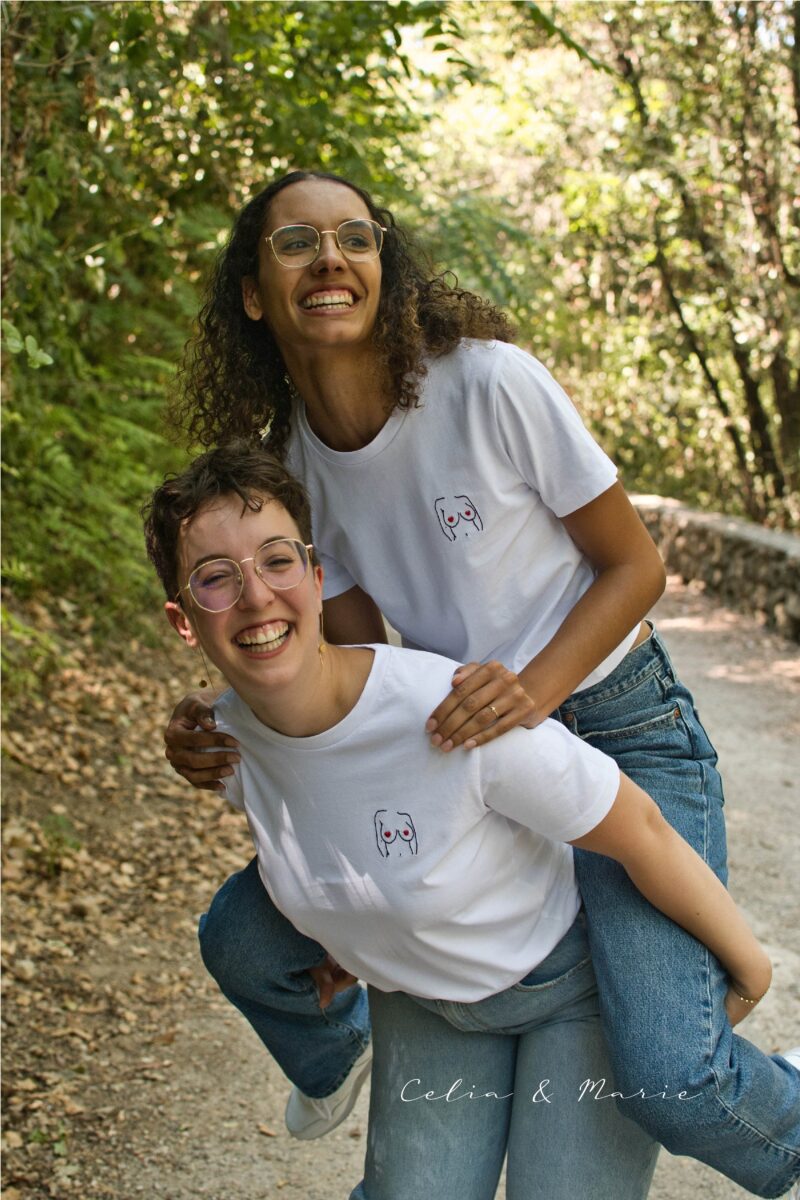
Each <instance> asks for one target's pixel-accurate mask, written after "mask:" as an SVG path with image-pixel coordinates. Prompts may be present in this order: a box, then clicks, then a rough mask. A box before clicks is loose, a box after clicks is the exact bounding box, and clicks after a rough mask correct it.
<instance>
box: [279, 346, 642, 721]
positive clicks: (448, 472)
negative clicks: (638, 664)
mask: <svg viewBox="0 0 800 1200" xmlns="http://www.w3.org/2000/svg"><path fill="white" fill-rule="evenodd" d="M420 405H421V406H420V407H418V408H413V409H409V410H395V411H394V412H393V413H392V414H391V416H390V417H389V419H388V420H387V422H386V424H385V425H384V426H383V428H382V429H381V431H380V432H379V433H378V435H377V437H375V438H374V440H373V441H372V442H370V443H369V445H367V446H364V447H363V448H362V449H360V450H354V451H349V452H340V451H336V450H331V449H330V448H329V447H328V446H326V445H325V444H324V443H323V442H321V441H320V440H319V438H318V437H316V435H315V434H314V433H313V432H312V431H311V429H310V427H309V425H308V421H307V419H306V414H305V409H304V407H303V406H302V405H298V406H297V409H296V412H295V415H294V421H293V429H292V434H291V438H290V443H289V452H288V456H287V463H288V466H289V467H290V469H291V470H293V471H294V473H295V474H297V475H299V476H300V478H301V479H302V480H303V481H304V482H305V484H306V487H307V488H308V492H309V496H310V499H311V511H312V513H313V516H314V541H315V543H316V546H317V550H318V552H319V554H320V559H321V562H322V564H323V566H324V567H325V595H326V597H328V598H330V597H332V596H336V595H339V594H340V593H341V592H344V591H347V590H348V589H349V588H351V587H353V585H354V584H358V586H359V587H361V588H363V589H364V591H365V592H367V593H368V594H369V595H370V596H372V598H373V599H374V600H375V602H376V603H377V604H378V606H379V607H380V609H381V611H382V612H383V613H384V615H385V616H386V618H387V619H388V620H389V622H390V623H391V624H392V625H393V626H394V628H395V629H397V630H398V632H399V633H400V635H401V637H402V639H403V644H404V645H405V646H410V647H416V648H419V649H424V650H431V651H433V652H435V653H437V654H444V655H447V656H448V657H449V658H453V659H455V660H456V661H457V662H459V663H462V662H469V661H471V660H475V661H478V662H485V661H487V660H488V659H491V658H496V659H499V660H500V661H501V662H503V663H504V664H505V665H506V666H507V667H509V668H510V669H511V670H513V671H520V670H521V669H522V667H524V666H525V665H526V664H527V663H528V662H530V660H531V659H532V658H533V657H534V656H535V655H536V654H538V653H539V651H540V650H541V649H542V648H543V647H544V646H545V645H547V643H548V642H549V641H550V639H551V638H552V637H553V635H554V634H555V632H556V630H557V629H558V628H559V626H560V625H561V624H562V622H563V621H564V618H565V617H566V616H567V614H568V613H569V612H570V610H571V609H572V608H574V606H575V604H576V603H577V602H578V600H579V599H580V597H581V596H582V595H583V593H584V592H585V591H586V589H587V588H588V587H589V586H590V584H591V583H592V581H593V579H594V572H593V570H592V567H591V565H590V564H589V563H588V562H587V560H586V559H585V558H584V556H583V555H582V554H581V552H580V551H579V550H578V548H577V547H576V546H575V544H574V542H573V541H572V539H571V538H570V536H569V534H568V533H567V531H566V529H565V527H564V526H563V524H562V523H561V521H560V520H559V517H563V516H565V515H567V514H569V513H572V512H574V511H575V510H576V509H578V508H581V507H582V506H583V505H584V504H588V503H589V501H590V500H594V499H596V497H597V496H599V495H601V494H602V493H603V492H605V491H607V490H608V488H610V487H611V485H612V484H613V483H614V482H615V481H616V469H615V467H614V464H613V463H612V462H611V460H610V459H609V458H607V457H606V455H605V454H604V453H603V451H602V450H601V449H600V447H599V446H598V445H597V444H596V442H594V440H593V439H592V437H591V436H590V434H589V433H588V432H587V430H586V429H585V428H584V426H583V424H582V422H581V420H580V417H579V416H578V413H577V412H576V410H575V408H574V406H573V405H572V403H571V401H570V400H569V398H568V397H567V395H566V394H565V393H564V392H563V391H562V389H561V388H560V387H559V385H558V384H557V383H556V382H555V380H554V379H553V378H552V376H551V375H550V374H549V373H548V371H547V370H546V369H545V368H544V367H543V366H542V364H541V363H540V362H538V361H537V360H536V359H535V358H532V357H531V355H530V354H527V353H525V351H523V350H520V349H519V348H518V347H516V346H511V345H506V344H505V343H502V342H482V341H464V342H462V343H461V345H460V346H459V347H458V348H457V349H456V350H454V351H452V352H451V353H450V354H447V355H445V356H444V357H442V358H436V359H432V360H431V361H430V363H429V364H428V374H427V376H426V378H425V380H424V382H423V386H422V392H421V396H420ZM635 635H636V630H632V631H631V632H630V634H629V635H628V636H627V637H626V638H625V639H624V641H623V642H622V643H621V644H620V645H619V646H618V647H617V648H616V649H615V650H614V651H613V652H612V653H611V654H610V655H609V656H608V658H606V659H605V660H604V661H603V662H602V663H600V665H599V666H598V667H597V668H596V669H595V670H594V671H593V672H592V673H591V675H589V676H588V677H587V678H586V679H585V680H584V681H583V682H582V683H581V685H580V686H581V687H587V686H589V684H591V683H595V682H597V681H599V680H600V679H603V678H605V676H606V675H607V674H608V673H609V672H610V671H611V670H613V668H614V667H615V666H616V665H617V663H618V662H620V661H621V659H622V658H623V657H624V655H625V653H626V652H627V650H628V649H629V648H630V646H631V645H632V644H633V640H634V638H635ZM448 690H449V688H448ZM440 699H441V697H440ZM434 707H435V706H434Z"/></svg>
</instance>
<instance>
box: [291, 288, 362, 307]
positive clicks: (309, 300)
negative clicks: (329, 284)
mask: <svg viewBox="0 0 800 1200" xmlns="http://www.w3.org/2000/svg"><path fill="white" fill-rule="evenodd" d="M355 303H356V297H355V296H354V295H353V293H352V292H351V291H350V290H349V288H337V289H336V291H326V292H312V293H311V295H310V296H306V297H305V299H304V300H301V301H300V307H301V308H303V309H305V310H306V311H307V312H308V311H311V310H314V309H317V310H319V309H323V310H327V311H330V310H331V309H337V310H340V311H341V310H344V309H348V308H352V307H353V305H354V304H355Z"/></svg>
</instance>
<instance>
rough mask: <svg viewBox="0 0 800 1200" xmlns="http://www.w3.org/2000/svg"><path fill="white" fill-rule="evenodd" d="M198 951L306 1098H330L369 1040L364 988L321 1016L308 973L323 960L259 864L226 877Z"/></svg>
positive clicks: (205, 919)
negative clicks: (272, 892) (275, 897)
mask: <svg viewBox="0 0 800 1200" xmlns="http://www.w3.org/2000/svg"><path fill="white" fill-rule="evenodd" d="M199 937H200V951H201V954H202V956H203V962H204V963H205V965H206V968H207V969H208V971H209V972H210V974H211V975H212V976H213V978H214V979H215V980H216V982H217V985H218V986H219V988H220V990H221V991H222V993H223V995H224V996H225V997H226V999H228V1000H230V1002H231V1003H232V1004H233V1005H235V1006H236V1008H238V1009H239V1012H240V1013H242V1015H243V1016H244V1017H245V1018H246V1019H247V1020H248V1021H249V1023H250V1024H251V1025H252V1027H253V1029H254V1030H255V1032H256V1033H257V1034H258V1036H259V1037H260V1038H261V1041H262V1042H263V1043H264V1045H265V1046H266V1048H267V1050H269V1052H270V1054H271V1055H272V1056H273V1058H274V1059H275V1061H276V1062H277V1063H278V1065H279V1066H280V1067H281V1069H282V1070H283V1071H284V1073H285V1074H286V1075H287V1076H288V1077H289V1079H290V1080H291V1081H292V1083H294V1084H296V1085H297V1087H299V1088H300V1090H301V1091H303V1092H305V1094H306V1095H307V1096H315V1097H321V1096H328V1095H330V1093H331V1092H334V1091H335V1090H336V1088H337V1087H339V1085H340V1084H341V1083H342V1081H343V1080H344V1079H345V1078H346V1076H347V1075H348V1073H349V1071H350V1068H351V1067H352V1065H353V1063H354V1062H355V1060H356V1058H358V1056H359V1055H360V1054H361V1052H362V1050H363V1049H364V1047H365V1046H366V1044H367V1043H368V1041H369V1037H370V1023H369V1007H368V1004H367V994H366V992H365V990H364V988H362V987H360V986H354V987H351V988H348V989H347V991H345V992H341V993H340V994H339V995H337V996H335V997H334V999H333V1001H332V1002H331V1004H330V1005H329V1006H328V1007H327V1008H326V1009H325V1010H324V1011H323V1010H321V1009H320V1007H319V1003H318V1000H317V992H316V988H315V987H314V983H313V981H312V979H311V977H310V975H309V974H308V969H309V968H310V967H313V966H316V965H317V964H318V963H320V962H321V961H322V959H323V958H324V956H325V951H324V950H323V948H322V947H321V946H320V945H318V943H317V942H314V941H312V940H311V939H310V938H307V937H305V936H304V935H303V934H301V933H298V931H297V930H296V929H295V928H294V926H293V925H292V924H291V923H290V922H289V921H287V919H286V917H284V916H283V914H282V913H280V912H278V910H277V909H276V908H275V906H274V904H273V903H272V901H271V899H270V897H269V894H268V892H267V890H266V888H265V887H264V885H263V884H262V882H261V877H260V875H259V873H258V864H257V862H256V859H252V861H251V862H250V863H249V865H248V866H247V867H245V869H244V870H243V871H238V872H237V873H236V874H235V875H232V876H231V877H230V879H228V880H227V881H226V882H225V883H224V884H223V886H222V887H221V888H220V890H219V891H218V892H217V894H216V896H215V897H214V899H213V901H212V903H211V907H210V908H209V910H208V912H207V913H205V914H204V915H203V916H202V917H201V918H200V926H199Z"/></svg>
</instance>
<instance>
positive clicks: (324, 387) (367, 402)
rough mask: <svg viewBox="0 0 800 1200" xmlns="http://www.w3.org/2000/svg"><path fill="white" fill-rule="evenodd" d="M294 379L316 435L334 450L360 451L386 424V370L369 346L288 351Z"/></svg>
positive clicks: (289, 365) (291, 373)
mask: <svg viewBox="0 0 800 1200" xmlns="http://www.w3.org/2000/svg"><path fill="white" fill-rule="evenodd" d="M286 358H287V363H286V365H287V368H288V371H289V375H290V377H291V380H292V383H293V384H294V387H295V389H296V390H297V393H298V395H299V396H300V398H301V400H302V401H303V403H304V405H305V409H306V416H307V418H308V423H309V425H310V426H311V428H312V429H313V431H314V433H315V434H316V435H317V437H318V438H319V439H320V441H322V442H324V443H325V445H326V446H330V448H331V449H332V450H341V451H347V450H360V449H361V448H362V447H363V446H367V445H368V444H369V443H370V442H371V441H372V440H373V438H374V437H376V435H377V434H378V433H380V431H381V429H382V428H383V426H384V425H385V424H386V421H387V418H388V416H389V412H390V410H391V406H390V404H389V403H388V388H387V386H386V380H385V373H384V371H383V370H382V368H381V366H380V365H379V363H378V361H377V359H376V356H375V354H374V352H373V351H372V350H371V348H369V347H366V348H363V349H361V348H353V350H352V351H350V352H349V353H348V352H344V351H342V350H341V349H336V348H331V350H330V351H327V352H320V353H319V354H314V355H307V356H302V357H301V356H299V355H298V356H291V361H289V358H290V356H289V355H286Z"/></svg>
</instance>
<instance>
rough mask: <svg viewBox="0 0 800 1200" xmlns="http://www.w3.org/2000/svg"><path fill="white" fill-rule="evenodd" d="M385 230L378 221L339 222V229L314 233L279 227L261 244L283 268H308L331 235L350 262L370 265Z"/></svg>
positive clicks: (301, 228) (302, 227)
mask: <svg viewBox="0 0 800 1200" xmlns="http://www.w3.org/2000/svg"><path fill="white" fill-rule="evenodd" d="M386 232H387V231H386V227H385V226H384V225H379V224H378V222H377V221H368V220H366V219H361V218H359V219H358V220H352V221H342V223H341V225H340V226H339V228H338V229H315V228H314V226H313V225H282V226H281V227H280V229H276V230H274V232H273V233H271V234H270V235H269V237H265V238H264V241H265V242H267V243H268V244H269V247H270V249H271V250H272V253H273V254H274V255H275V257H276V259H277V260H278V262H279V263H280V264H281V266H282V267H289V268H300V267H310V266H311V264H312V263H313V262H316V260H317V258H318V257H319V252H320V248H321V246H322V239H323V237H324V236H325V234H326V233H332V234H333V236H334V238H335V239H336V245H337V246H338V248H339V250H340V252H341V253H342V254H343V255H344V257H345V258H346V259H348V261H349V262H370V261H371V260H372V259H374V258H377V257H378V255H379V254H380V252H381V250H382V249H383V235H384V234H385V233H386Z"/></svg>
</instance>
